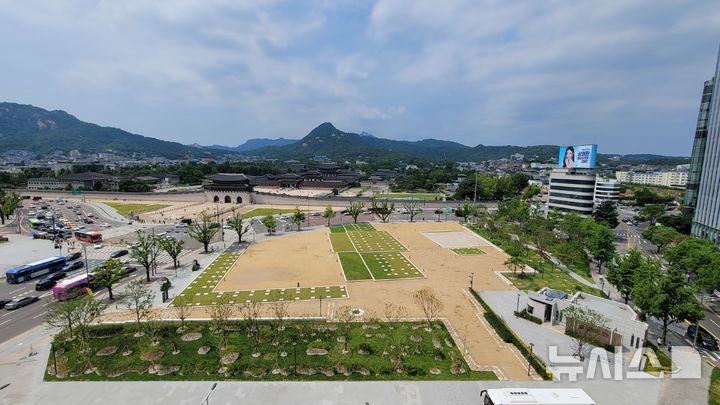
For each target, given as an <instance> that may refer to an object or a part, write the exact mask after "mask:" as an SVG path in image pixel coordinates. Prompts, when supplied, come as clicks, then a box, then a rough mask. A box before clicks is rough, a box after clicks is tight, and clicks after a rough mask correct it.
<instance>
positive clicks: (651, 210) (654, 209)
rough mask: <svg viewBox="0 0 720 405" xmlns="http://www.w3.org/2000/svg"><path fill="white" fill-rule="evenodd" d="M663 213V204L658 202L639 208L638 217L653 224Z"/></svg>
mask: <svg viewBox="0 0 720 405" xmlns="http://www.w3.org/2000/svg"><path fill="white" fill-rule="evenodd" d="M663 214H665V206H663V205H660V204H648V205H646V206H644V207H642V208H641V209H640V218H642V219H643V220H645V221H650V225H655V223H656V222H657V220H658V218H660V216H661V215H663Z"/></svg>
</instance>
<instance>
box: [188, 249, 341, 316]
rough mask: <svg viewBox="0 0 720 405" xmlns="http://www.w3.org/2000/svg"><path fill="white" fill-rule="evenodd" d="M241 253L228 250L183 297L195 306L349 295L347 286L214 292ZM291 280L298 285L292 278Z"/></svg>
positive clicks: (191, 283)
mask: <svg viewBox="0 0 720 405" xmlns="http://www.w3.org/2000/svg"><path fill="white" fill-rule="evenodd" d="M238 257H240V253H235V252H225V253H223V254H221V255H220V256H218V258H217V259H215V260H214V261H213V262H212V263H210V265H209V266H208V267H207V268H206V269H205V270H203V271H202V273H200V275H198V276H197V277H196V278H195V280H193V281H192V282H190V285H188V286H187V287H186V288H185V289H184V290H183V291H182V292H181V293H180V294H178V296H179V297H183V298H187V299H189V300H190V302H191V303H192V305H213V304H216V303H218V302H220V300H221V299H223V298H224V297H225V298H226V299H227V300H228V301H230V302H231V303H233V304H242V303H245V302H248V301H250V302H273V301H298V300H312V299H318V298H320V297H321V296H322V298H346V297H347V290H346V289H345V286H327V287H302V288H294V287H293V288H272V289H257V290H241V291H224V292H213V289H214V288H215V286H217V284H218V283H219V282H220V281H221V280H222V278H223V277H224V276H225V274H226V273H227V272H228V271H229V270H230V269H231V268H232V266H233V264H234V263H235V261H236V260H237V259H238ZM288 283H290V284H294V283H293V282H292V280H289V281H288Z"/></svg>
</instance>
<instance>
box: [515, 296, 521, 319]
mask: <svg viewBox="0 0 720 405" xmlns="http://www.w3.org/2000/svg"><path fill="white" fill-rule="evenodd" d="M519 312H520V293H518V295H517V302H516V303H515V316H517V315H518V313H519Z"/></svg>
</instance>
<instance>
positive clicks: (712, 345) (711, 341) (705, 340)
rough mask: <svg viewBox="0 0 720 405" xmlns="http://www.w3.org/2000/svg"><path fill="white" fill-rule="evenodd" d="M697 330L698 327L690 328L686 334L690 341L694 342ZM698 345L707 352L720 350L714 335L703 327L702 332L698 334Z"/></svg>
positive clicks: (691, 326) (692, 326)
mask: <svg viewBox="0 0 720 405" xmlns="http://www.w3.org/2000/svg"><path fill="white" fill-rule="evenodd" d="M696 329H697V326H696V325H690V326H688V328H687V332H685V335H686V336H687V337H688V338H690V340H694V339H695V331H696ZM697 343H698V344H699V345H700V346H701V347H703V348H705V349H707V350H711V351H717V350H720V348H718V343H717V340H715V338H714V337H713V335H711V334H710V333H709V332H708V331H706V330H705V329H704V328H703V327H702V326H701V327H700V332H699V333H698V336H697Z"/></svg>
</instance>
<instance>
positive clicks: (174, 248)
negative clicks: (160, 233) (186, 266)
mask: <svg viewBox="0 0 720 405" xmlns="http://www.w3.org/2000/svg"><path fill="white" fill-rule="evenodd" d="M158 242H159V243H160V248H162V250H164V251H165V253H167V254H168V256H170V258H171V259H172V260H173V268H175V269H177V268H178V257H180V254H181V253H182V251H183V248H184V247H185V241H184V240H182V239H179V238H158Z"/></svg>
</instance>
